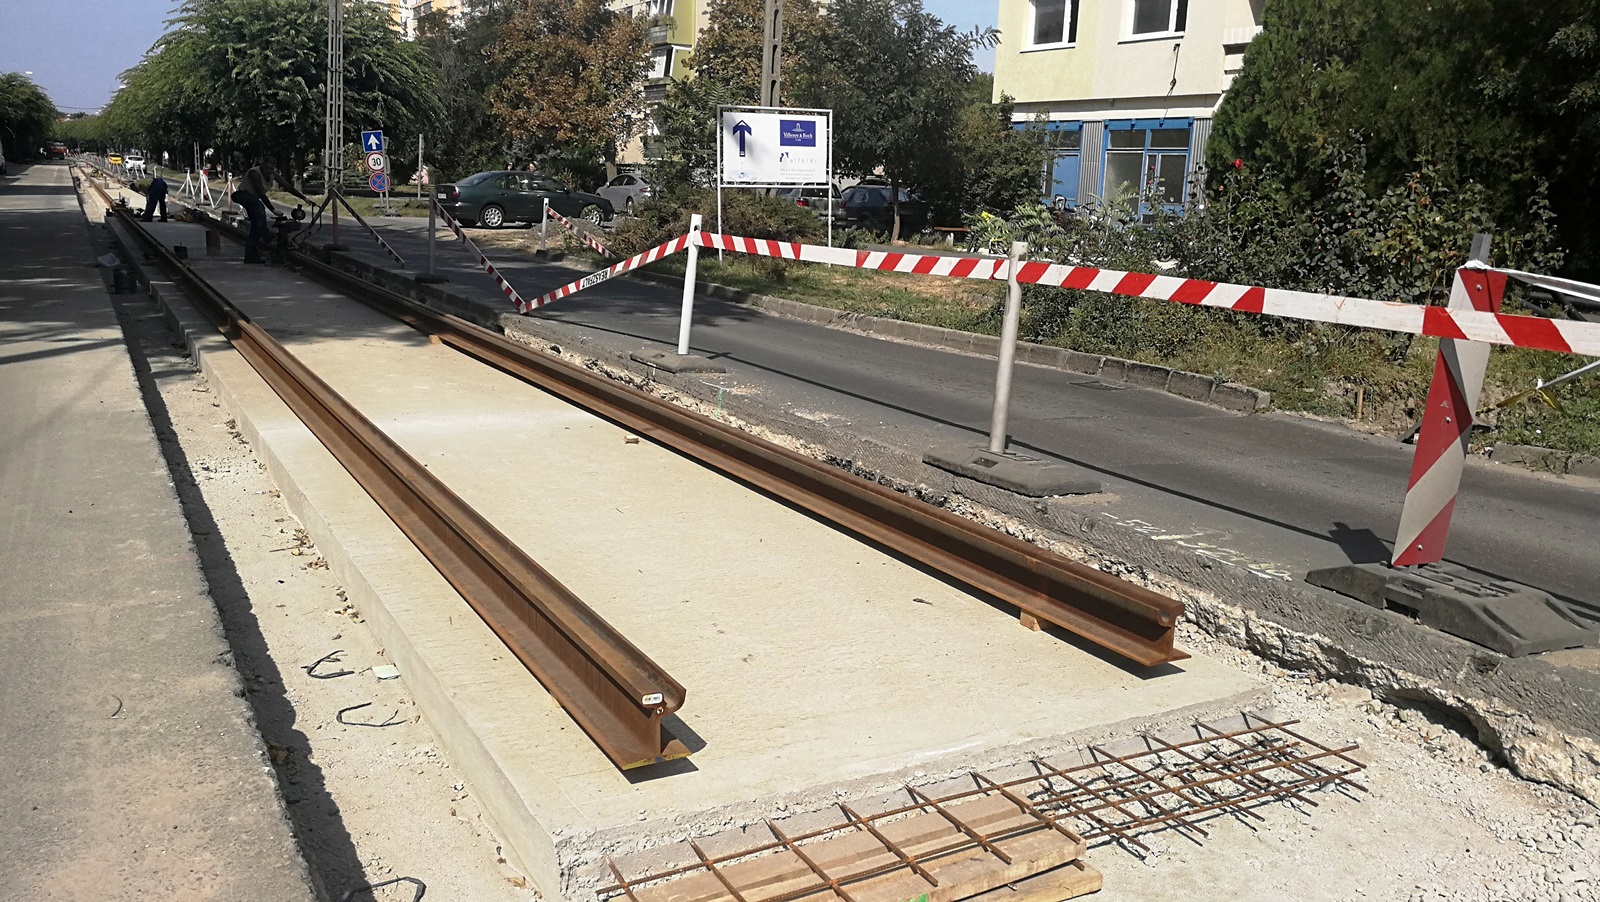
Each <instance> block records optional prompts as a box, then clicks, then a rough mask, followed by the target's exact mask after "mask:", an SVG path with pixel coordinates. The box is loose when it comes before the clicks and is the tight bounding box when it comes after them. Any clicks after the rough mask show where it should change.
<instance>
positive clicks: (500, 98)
mask: <svg viewBox="0 0 1600 902" xmlns="http://www.w3.org/2000/svg"><path fill="white" fill-rule="evenodd" d="M489 59H490V61H491V62H492V63H493V64H494V65H495V67H496V68H497V70H498V71H499V72H500V73H502V78H501V80H500V83H499V85H498V86H496V87H495V89H494V91H493V94H492V105H493V110H494V113H495V115H496V116H498V117H499V118H500V120H501V122H503V123H504V125H505V127H506V130H507V132H508V133H509V137H510V138H511V140H512V141H513V142H514V143H515V146H516V147H517V148H518V149H519V150H522V151H524V152H525V153H526V154H527V155H529V156H535V155H541V154H550V153H553V152H557V151H561V152H564V153H567V154H569V155H574V156H575V155H580V154H582V155H590V156H604V157H606V158H607V159H611V158H614V157H615V156H616V150H617V147H618V146H619V145H621V144H622V143H623V142H625V141H626V140H627V139H628V138H630V137H632V136H633V135H635V134H637V133H638V131H639V129H640V128H641V127H642V125H643V121H644V91H643V84H644V74H645V71H646V70H647V68H648V66H649V59H648V57H647V55H646V45H645V23H644V21H643V20H642V19H636V18H634V17H633V16H630V15H627V14H624V13H618V12H613V11H612V10H611V9H610V8H609V7H608V4H607V3H606V0H523V2H522V3H521V4H520V5H519V6H518V8H517V9H516V11H515V12H513V13H512V14H511V16H510V17H509V18H508V19H507V21H506V22H505V23H504V24H503V25H501V26H500V27H499V30H498V32H497V35H496V38H495V41H494V43H493V44H491V45H490V46H489Z"/></svg>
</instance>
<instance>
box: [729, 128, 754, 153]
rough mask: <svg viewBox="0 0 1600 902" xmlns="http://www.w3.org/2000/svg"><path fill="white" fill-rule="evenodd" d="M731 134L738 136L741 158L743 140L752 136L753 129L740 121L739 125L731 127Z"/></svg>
mask: <svg viewBox="0 0 1600 902" xmlns="http://www.w3.org/2000/svg"><path fill="white" fill-rule="evenodd" d="M733 133H734V134H735V135H738V136H739V156H741V157H742V156H744V139H745V138H748V137H749V136H750V135H752V134H754V133H755V129H753V128H751V127H750V123H748V122H746V121H744V120H743V119H740V120H739V124H738V125H735V126H734V127H733Z"/></svg>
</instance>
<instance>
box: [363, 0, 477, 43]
mask: <svg viewBox="0 0 1600 902" xmlns="http://www.w3.org/2000/svg"><path fill="white" fill-rule="evenodd" d="M367 2H369V3H378V4H381V5H383V6H386V7H388V8H389V18H391V19H393V20H394V24H395V28H397V29H399V31H400V34H401V35H403V36H405V37H406V38H408V39H409V38H415V37H416V36H417V20H418V19H421V18H422V17H423V16H426V15H428V14H430V13H434V12H448V13H450V14H451V15H452V16H459V15H461V13H462V12H463V8H462V6H463V3H464V0H367Z"/></svg>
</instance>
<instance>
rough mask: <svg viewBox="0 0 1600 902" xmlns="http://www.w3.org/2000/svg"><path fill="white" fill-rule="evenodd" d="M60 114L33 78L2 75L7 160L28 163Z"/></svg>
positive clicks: (0, 104) (1, 128) (0, 114)
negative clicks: (26, 161) (27, 160)
mask: <svg viewBox="0 0 1600 902" xmlns="http://www.w3.org/2000/svg"><path fill="white" fill-rule="evenodd" d="M58 115H59V114H58V113H57V112H56V105H55V104H54V103H51V102H50V98H49V96H47V95H46V94H45V93H44V91H43V89H41V88H40V87H39V86H38V85H36V84H34V83H33V80H32V79H30V78H28V77H27V76H26V75H22V74H20V73H17V72H7V73H4V74H0V143H3V144H4V145H5V151H6V156H7V158H9V159H16V160H25V159H29V158H31V157H32V156H33V155H34V154H35V153H37V152H38V150H39V148H40V147H41V146H42V145H43V144H44V143H45V141H46V140H48V139H49V137H50V134H51V130H52V128H53V127H54V125H55V121H56V117H57V116H58Z"/></svg>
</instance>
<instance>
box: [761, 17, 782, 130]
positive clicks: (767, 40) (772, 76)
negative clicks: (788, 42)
mask: <svg viewBox="0 0 1600 902" xmlns="http://www.w3.org/2000/svg"><path fill="white" fill-rule="evenodd" d="M782 69H783V0H767V17H766V21H765V31H764V33H763V35H762V40H761V99H760V103H761V105H762V106H771V107H775V106H777V105H778V100H779V98H780V97H781V96H782V95H781V94H780V92H779V90H778V89H779V83H780V80H781V79H780V76H781V72H782Z"/></svg>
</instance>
